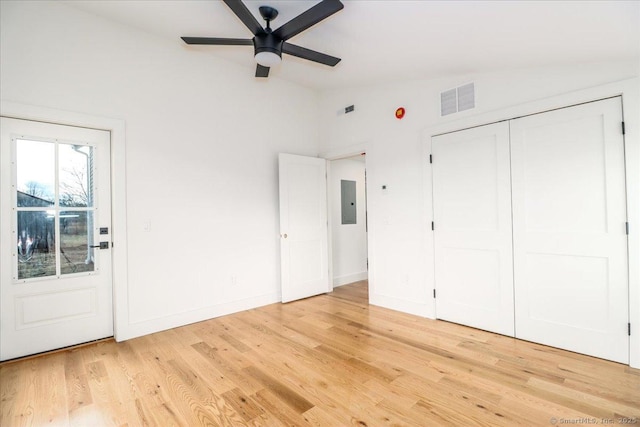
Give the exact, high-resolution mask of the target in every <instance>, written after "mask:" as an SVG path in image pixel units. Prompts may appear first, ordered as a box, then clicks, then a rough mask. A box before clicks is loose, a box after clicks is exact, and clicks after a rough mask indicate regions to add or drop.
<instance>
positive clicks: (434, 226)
mask: <svg viewBox="0 0 640 427" xmlns="http://www.w3.org/2000/svg"><path fill="white" fill-rule="evenodd" d="M435 229H436V225H435V224H434V223H433V221H431V230H435Z"/></svg>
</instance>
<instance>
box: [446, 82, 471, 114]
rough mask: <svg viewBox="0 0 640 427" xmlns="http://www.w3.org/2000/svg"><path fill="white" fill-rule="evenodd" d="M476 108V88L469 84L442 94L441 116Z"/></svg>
mask: <svg viewBox="0 0 640 427" xmlns="http://www.w3.org/2000/svg"><path fill="white" fill-rule="evenodd" d="M475 106H476V95H475V87H474V85H473V83H469V84H466V85H463V86H460V87H457V88H455V89H450V90H446V91H444V92H442V93H440V115H441V116H446V115H448V114H453V113H457V112H458V111H465V110H470V109H472V108H474V107H475Z"/></svg>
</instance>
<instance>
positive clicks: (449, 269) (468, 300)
mask: <svg viewBox="0 0 640 427" xmlns="http://www.w3.org/2000/svg"><path fill="white" fill-rule="evenodd" d="M432 154H433V165H432V167H433V199H434V200H433V202H434V220H435V231H434V245H435V248H434V249H435V283H436V291H437V298H436V316H437V318H439V319H443V320H449V321H452V322H456V323H461V324H464V325H468V326H473V327H476V328H479V329H484V330H488V331H492V332H497V333H500V334H505V335H511V336H513V333H514V326H513V321H514V313H513V270H512V265H513V261H512V250H511V190H510V170H509V129H508V124H507V123H506V122H505V123H496V124H491V125H486V126H481V127H478V128H473V129H468V130H464V131H459V132H453V133H450V134H446V135H441V136H436V137H433V139H432Z"/></svg>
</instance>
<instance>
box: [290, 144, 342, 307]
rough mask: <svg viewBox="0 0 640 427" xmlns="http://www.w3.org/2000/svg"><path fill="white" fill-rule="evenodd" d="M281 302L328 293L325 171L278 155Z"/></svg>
mask: <svg viewBox="0 0 640 427" xmlns="http://www.w3.org/2000/svg"><path fill="white" fill-rule="evenodd" d="M279 166H280V258H281V290H282V302H289V301H294V300H297V299H302V298H307V297H310V296H313V295H318V294H321V293H325V292H330V291H331V285H330V283H329V264H328V253H329V251H328V226H327V182H326V179H327V178H326V177H327V172H326V170H327V168H326V160H324V159H319V158H316V157H303V156H295V155H292V154H280V157H279Z"/></svg>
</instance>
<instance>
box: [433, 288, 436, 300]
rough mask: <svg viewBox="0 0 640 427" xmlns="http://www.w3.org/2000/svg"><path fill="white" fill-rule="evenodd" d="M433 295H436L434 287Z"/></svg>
mask: <svg viewBox="0 0 640 427" xmlns="http://www.w3.org/2000/svg"><path fill="white" fill-rule="evenodd" d="M433 297H434V298H435V297H436V290H435V289H434V290H433Z"/></svg>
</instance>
